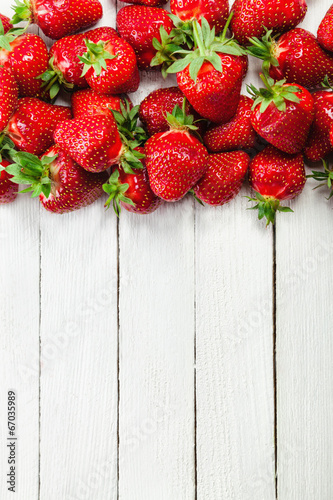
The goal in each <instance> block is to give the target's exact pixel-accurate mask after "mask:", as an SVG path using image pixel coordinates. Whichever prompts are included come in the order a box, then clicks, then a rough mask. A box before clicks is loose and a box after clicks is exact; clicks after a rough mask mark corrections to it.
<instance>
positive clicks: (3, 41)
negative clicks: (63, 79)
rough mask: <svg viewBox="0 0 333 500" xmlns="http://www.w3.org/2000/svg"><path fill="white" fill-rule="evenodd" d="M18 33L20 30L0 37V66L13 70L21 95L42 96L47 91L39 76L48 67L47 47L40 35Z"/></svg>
mask: <svg viewBox="0 0 333 500" xmlns="http://www.w3.org/2000/svg"><path fill="white" fill-rule="evenodd" d="M21 31H22V30H21ZM17 33H20V30H19V31H18V32H15V33H11V31H9V32H8V33H7V34H6V35H4V36H2V37H1V38H0V66H4V67H6V68H8V69H10V70H11V71H12V73H13V76H14V78H15V80H16V82H17V84H18V87H19V93H20V96H21V97H41V96H42V95H43V94H45V92H44V91H43V89H42V85H43V82H42V80H40V79H38V78H37V77H38V76H39V75H41V74H42V73H44V72H45V71H46V70H47V68H48V60H49V54H48V51H47V47H46V45H45V42H44V41H43V40H42V38H41V37H40V36H38V35H34V34H32V33H24V34H21V35H18V36H17Z"/></svg>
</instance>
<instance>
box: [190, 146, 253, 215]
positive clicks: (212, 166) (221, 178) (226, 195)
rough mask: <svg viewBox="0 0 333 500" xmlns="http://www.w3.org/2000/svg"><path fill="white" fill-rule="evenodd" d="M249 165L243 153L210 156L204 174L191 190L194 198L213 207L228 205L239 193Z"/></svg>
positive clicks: (247, 158)
mask: <svg viewBox="0 0 333 500" xmlns="http://www.w3.org/2000/svg"><path fill="white" fill-rule="evenodd" d="M249 163H250V157H249V155H248V154H246V153H245V152H244V151H231V152H228V153H218V154H214V155H210V156H209V159H208V163H207V165H208V167H207V170H206V172H205V173H204V175H203V177H201V179H200V180H199V182H198V183H197V184H196V185H195V186H194V188H193V192H194V194H195V196H196V198H198V199H199V200H201V201H204V202H205V203H207V204H208V205H213V206H218V205H224V204H225V203H228V201H230V200H232V199H233V198H234V197H235V196H236V195H237V193H238V192H239V190H240V188H241V186H242V183H243V181H244V177H245V174H246V172H247V169H248V166H249Z"/></svg>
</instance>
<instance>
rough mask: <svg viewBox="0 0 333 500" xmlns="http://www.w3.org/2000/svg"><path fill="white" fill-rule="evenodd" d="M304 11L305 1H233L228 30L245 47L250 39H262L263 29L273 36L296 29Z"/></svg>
mask: <svg viewBox="0 0 333 500" xmlns="http://www.w3.org/2000/svg"><path fill="white" fill-rule="evenodd" d="M306 11H307V5H306V2H305V0H275V1H274V2H272V1H271V0H260V2H257V1H256V0H235V2H234V3H233V5H232V7H231V12H233V18H232V21H231V25H230V28H231V31H232V33H233V35H234V37H235V38H236V40H237V41H238V42H239V43H240V44H242V45H245V44H246V43H247V42H248V41H249V39H250V38H252V37H257V38H260V37H262V36H263V35H264V34H265V27H266V28H267V29H269V30H272V33H273V34H278V33H279V34H281V33H285V32H286V31H289V30H291V29H293V28H296V26H297V25H298V24H299V23H300V22H301V21H302V20H303V19H304V16H305V14H306Z"/></svg>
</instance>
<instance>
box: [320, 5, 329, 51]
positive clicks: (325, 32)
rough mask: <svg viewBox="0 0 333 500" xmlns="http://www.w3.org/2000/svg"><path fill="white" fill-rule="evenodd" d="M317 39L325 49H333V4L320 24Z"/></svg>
mask: <svg viewBox="0 0 333 500" xmlns="http://www.w3.org/2000/svg"><path fill="white" fill-rule="evenodd" d="M317 40H318V43H319V44H320V45H321V46H322V47H323V49H326V50H330V51H333V5H331V7H330V8H329V9H328V11H327V12H326V14H325V16H324V18H323V20H322V21H321V23H320V24H319V28H318V31H317Z"/></svg>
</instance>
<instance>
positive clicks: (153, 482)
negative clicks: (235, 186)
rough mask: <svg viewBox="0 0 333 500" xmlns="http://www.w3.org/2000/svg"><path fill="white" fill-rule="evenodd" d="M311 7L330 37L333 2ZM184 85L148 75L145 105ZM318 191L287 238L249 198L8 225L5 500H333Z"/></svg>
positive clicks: (2, 367) (21, 209) (1, 277)
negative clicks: (10, 418)
mask: <svg viewBox="0 0 333 500" xmlns="http://www.w3.org/2000/svg"><path fill="white" fill-rule="evenodd" d="M308 3H309V11H308V14H307V17H306V20H305V22H304V23H303V26H304V27H306V28H307V29H310V30H311V31H312V32H315V31H316V29H317V26H318V24H319V21H320V19H321V18H322V16H323V15H324V13H325V12H326V10H327V8H328V7H329V6H330V1H329V0H325V1H321V2H319V1H314V0H312V1H311V0H309V2H308ZM103 5H104V12H105V15H104V18H103V20H102V21H101V22H100V23H99V25H111V26H115V15H116V8H117V6H116V5H115V4H114V3H112V1H111V0H110V1H109V0H105V1H104V2H103ZM1 6H2V7H1V9H0V11H1V12H3V13H5V14H6V13H7V14H9V13H10V9H9V6H8V5H6V4H5V2H4V0H2V3H1ZM121 6H122V5H120V2H119V5H118V9H119V8H120V7H121ZM258 67H259V66H258V64H255V63H253V61H251V66H250V72H249V74H248V76H247V79H246V81H247V82H253V83H257V82H258V77H257V73H258ZM173 83H174V79H172V78H170V79H168V80H166V81H161V78H160V76H159V75H158V74H157V73H144V74H143V75H142V85H141V86H140V89H139V91H138V92H137V93H136V94H135V95H134V96H133V100H134V102H136V103H138V102H140V101H141V100H142V98H143V97H144V96H145V95H147V94H148V93H149V92H150V91H151V90H153V89H155V88H158V87H159V86H161V85H163V86H170V85H172V84H173ZM244 92H245V87H244ZM312 187H313V186H312V183H311V182H309V183H308V185H307V186H306V188H305V192H304V194H303V195H302V197H301V198H300V199H299V200H298V201H297V202H296V203H294V205H293V208H294V210H295V213H294V214H283V215H282V216H281V217H279V218H278V221H277V226H276V235H275V238H274V237H273V232H272V230H271V229H265V226H264V224H262V223H260V222H259V221H257V220H256V217H255V214H254V213H253V212H251V211H247V210H246V208H247V200H246V199H245V198H244V197H242V196H241V195H246V194H248V193H249V189H248V187H247V186H244V188H243V189H242V192H241V195H240V196H238V198H237V199H235V200H234V201H233V202H231V203H230V204H229V205H227V206H225V207H223V208H217V209H211V208H208V207H206V208H203V207H200V206H199V205H194V203H193V200H191V199H189V198H187V199H184V200H183V201H182V202H179V203H177V204H165V205H164V206H162V207H161V208H160V209H159V210H158V211H157V212H155V213H154V214H152V215H150V216H135V215H134V214H129V213H123V214H122V216H121V219H120V221H119V222H118V221H117V220H116V218H115V216H114V214H113V213H111V211H109V212H107V213H105V211H104V209H103V200H100V201H99V202H97V203H96V204H95V205H94V206H91V207H88V208H87V209H84V210H82V211H80V212H77V213H73V214H70V215H66V216H59V217H58V216H55V215H51V214H48V213H46V212H45V211H44V210H43V209H42V208H40V207H39V205H38V201H37V200H35V201H31V200H30V199H29V198H28V197H26V196H24V195H20V196H19V199H18V200H17V202H16V203H15V204H12V205H9V206H7V207H1V209H0V256H1V264H2V265H1V267H0V298H1V312H0V329H1V342H0V346H1V349H0V380H1V392H0V394H1V404H0V422H1V425H0V429H1V434H0V443H1V451H0V498H1V499H4V500H7V499H10V498H12V497H13V496H14V498H17V499H19V500H37V499H42V500H116V499H118V498H119V499H121V500H157V499H158V500H194V499H199V500H273V499H276V498H279V499H281V500H299V499H302V500H314V499H315V500H331V499H332V498H333V483H332V474H331V471H332V466H333V463H332V462H333V442H332V441H333V434H332V424H333V421H332V419H333V417H332V414H333V412H332V409H333V408H332V404H333V403H332V402H333V398H332V393H333V386H332V385H333V384H332V379H333V365H332V359H333V347H332V340H331V338H332V333H333V332H332V329H333V328H332V324H333V321H332V320H333V318H332V313H331V311H330V298H331V296H332V284H331V280H330V279H329V275H330V270H331V266H330V263H331V258H332V255H331V254H332V251H333V243H332V237H331V234H332V229H331V225H332V223H331V220H332V218H331V210H332V204H331V203H330V202H327V201H326V200H325V198H324V193H323V192H320V190H317V191H316V192H312V190H311V188H312ZM275 298H276V303H275ZM275 316H276V324H275V321H274V318H275ZM275 339H276V356H275V355H274V347H275ZM10 389H14V390H15V391H16V393H17V404H18V410H17V419H18V423H17V437H18V441H17V450H18V452H17V454H18V455H17V456H18V464H17V470H18V480H17V492H16V494H15V495H13V494H12V493H10V492H8V491H7V486H6V474H7V467H8V465H7V453H8V451H7V450H8V449H7V447H6V441H7V436H8V432H7V426H6V413H7V411H6V398H7V391H8V390H10ZM276 472H277V478H276V477H275V476H276Z"/></svg>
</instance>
